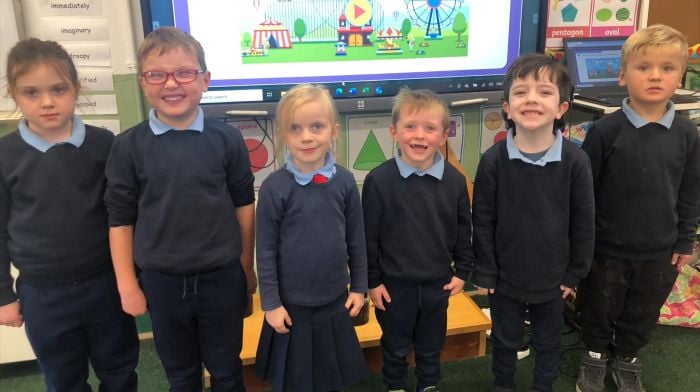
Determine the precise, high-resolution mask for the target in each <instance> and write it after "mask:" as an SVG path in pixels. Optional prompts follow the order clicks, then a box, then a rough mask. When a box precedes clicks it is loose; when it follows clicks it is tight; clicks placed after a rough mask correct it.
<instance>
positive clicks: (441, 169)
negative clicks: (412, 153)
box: [394, 148, 445, 180]
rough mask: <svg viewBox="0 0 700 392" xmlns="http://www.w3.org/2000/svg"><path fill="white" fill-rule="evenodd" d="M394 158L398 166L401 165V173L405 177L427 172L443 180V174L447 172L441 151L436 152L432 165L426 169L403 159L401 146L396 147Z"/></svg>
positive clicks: (422, 174)
mask: <svg viewBox="0 0 700 392" xmlns="http://www.w3.org/2000/svg"><path fill="white" fill-rule="evenodd" d="M394 158H395V159H394V160H395V161H396V166H398V167H399V173H400V174H401V177H403V178H408V176H410V175H411V174H415V175H417V176H420V177H422V176H424V175H426V174H427V175H429V176H433V177H435V178H437V179H438V180H442V175H443V174H444V173H445V160H444V159H443V158H442V154H440V153H439V152H436V153H435V156H433V164H432V166H430V167H429V168H427V169H426V170H420V169H419V168H417V167H413V166H411V165H409V164H408V163H406V162H404V161H403V160H402V159H401V149H400V148H397V149H396V153H395V154H394Z"/></svg>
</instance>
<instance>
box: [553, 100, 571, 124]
mask: <svg viewBox="0 0 700 392" xmlns="http://www.w3.org/2000/svg"><path fill="white" fill-rule="evenodd" d="M567 110H569V101H564V102H562V103H560V104H559V113H557V116H556V118H557V120H559V119H561V118H562V116H563V115H564V114H565V113H566V111H567Z"/></svg>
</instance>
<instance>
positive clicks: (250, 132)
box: [226, 118, 281, 191]
mask: <svg viewBox="0 0 700 392" xmlns="http://www.w3.org/2000/svg"><path fill="white" fill-rule="evenodd" d="M226 123H227V124H229V125H231V126H232V127H236V128H238V129H239V130H240V131H241V134H242V135H243V140H244V142H245V145H246V147H247V148H248V154H249V158H250V169H251V170H252V172H253V175H254V176H255V190H256V191H257V190H258V189H259V188H260V184H262V182H263V180H264V179H265V178H266V177H267V176H268V174H270V173H272V172H273V171H275V170H276V169H277V168H278V167H279V166H281V163H279V162H278V160H277V150H276V147H277V145H276V143H275V131H274V125H273V121H272V119H269V118H267V119H260V120H258V119H253V120H227V121H226Z"/></svg>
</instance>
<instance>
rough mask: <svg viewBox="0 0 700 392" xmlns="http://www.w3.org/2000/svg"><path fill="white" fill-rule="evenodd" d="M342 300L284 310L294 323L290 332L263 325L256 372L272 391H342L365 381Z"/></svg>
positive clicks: (362, 361)
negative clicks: (269, 384) (270, 385)
mask: <svg viewBox="0 0 700 392" xmlns="http://www.w3.org/2000/svg"><path fill="white" fill-rule="evenodd" d="M346 298H347V294H343V295H341V296H340V297H338V298H337V299H336V300H334V301H333V302H331V303H329V304H327V305H322V306H319V307H305V306H294V305H289V306H285V309H287V312H288V313H289V316H290V317H291V318H292V324H293V325H292V327H291V328H290V329H289V333H285V334H279V333H277V332H275V330H274V329H273V328H272V327H271V326H270V325H269V324H268V323H267V322H263V327H262V331H261V332H260V343H259V344H258V352H257V356H256V360H255V370H256V372H257V374H258V376H260V377H261V378H262V379H264V380H268V381H270V382H271V383H272V387H273V390H274V391H276V392H281V391H285V392H289V391H304V392H310V391H314V392H327V391H340V390H342V389H344V388H345V387H347V386H349V385H351V384H354V383H355V382H357V381H360V380H362V379H363V378H365V377H367V375H368V373H369V372H368V370H367V364H366V362H365V358H364V356H363V355H362V348H361V347H360V343H359V341H358V339H357V334H356V333H355V328H354V326H353V323H352V319H351V318H350V314H349V313H348V310H347V309H345V300H346Z"/></svg>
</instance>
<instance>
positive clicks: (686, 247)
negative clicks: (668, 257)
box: [672, 239, 693, 255]
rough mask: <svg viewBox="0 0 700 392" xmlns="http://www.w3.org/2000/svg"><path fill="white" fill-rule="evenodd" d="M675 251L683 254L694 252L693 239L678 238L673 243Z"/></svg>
mask: <svg viewBox="0 0 700 392" xmlns="http://www.w3.org/2000/svg"><path fill="white" fill-rule="evenodd" d="M672 250H673V253H678V254H681V255H692V254H693V241H691V240H685V239H684V240H680V239H679V240H678V241H676V243H675V244H673V248H672Z"/></svg>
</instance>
